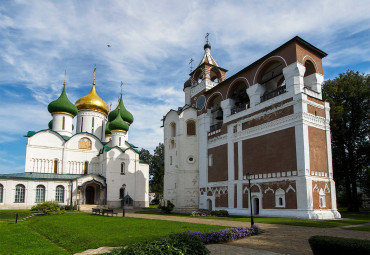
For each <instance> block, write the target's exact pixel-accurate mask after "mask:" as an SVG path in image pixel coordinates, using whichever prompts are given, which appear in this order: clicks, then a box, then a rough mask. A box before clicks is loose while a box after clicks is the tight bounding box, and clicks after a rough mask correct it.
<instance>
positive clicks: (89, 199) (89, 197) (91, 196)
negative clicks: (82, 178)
mask: <svg viewBox="0 0 370 255" xmlns="http://www.w3.org/2000/svg"><path fill="white" fill-rule="evenodd" d="M94 202H95V189H94V187H92V186H88V187H86V204H89V205H93V204H94Z"/></svg>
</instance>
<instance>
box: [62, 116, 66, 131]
mask: <svg viewBox="0 0 370 255" xmlns="http://www.w3.org/2000/svg"><path fill="white" fill-rule="evenodd" d="M65 126H66V117H64V116H63V124H62V130H64V129H65Z"/></svg>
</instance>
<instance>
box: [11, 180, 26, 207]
mask: <svg viewBox="0 0 370 255" xmlns="http://www.w3.org/2000/svg"><path fill="white" fill-rule="evenodd" d="M25 193H26V188H25V187H24V185H22V184H18V185H17V186H15V200H14V203H24V196H25Z"/></svg>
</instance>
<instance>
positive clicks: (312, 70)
mask: <svg viewBox="0 0 370 255" xmlns="http://www.w3.org/2000/svg"><path fill="white" fill-rule="evenodd" d="M304 66H305V67H306V70H305V72H304V77H307V76H309V75H311V74H314V73H317V70H316V68H315V65H314V63H312V61H311V60H306V61H305V62H304Z"/></svg>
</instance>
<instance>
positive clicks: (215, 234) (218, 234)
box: [185, 225, 261, 244]
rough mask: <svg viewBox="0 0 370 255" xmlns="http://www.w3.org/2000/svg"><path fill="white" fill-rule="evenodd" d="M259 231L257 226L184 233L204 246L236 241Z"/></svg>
mask: <svg viewBox="0 0 370 255" xmlns="http://www.w3.org/2000/svg"><path fill="white" fill-rule="evenodd" d="M260 232H261V231H260V229H259V228H258V226H257V225H253V226H252V227H250V228H248V227H237V228H225V229H223V230H219V231H186V232H185V233H188V234H189V235H191V236H195V237H197V238H199V239H200V240H202V242H203V243H204V244H209V243H223V242H227V241H230V240H237V239H240V238H243V237H246V236H251V235H258V234H259V233H260Z"/></svg>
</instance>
